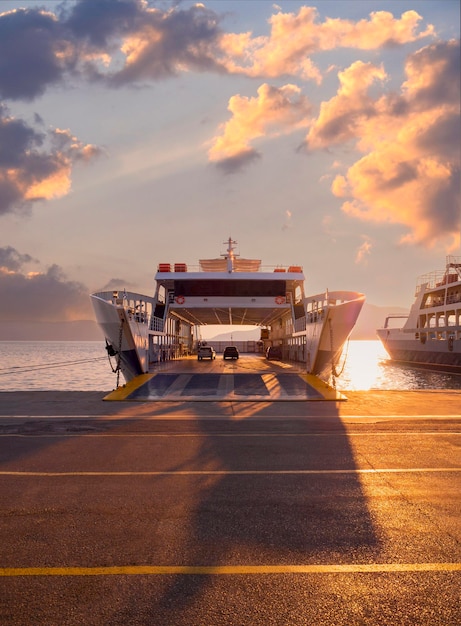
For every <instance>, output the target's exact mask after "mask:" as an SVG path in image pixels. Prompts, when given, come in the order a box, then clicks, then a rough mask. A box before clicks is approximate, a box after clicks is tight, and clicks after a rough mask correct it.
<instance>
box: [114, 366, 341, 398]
mask: <svg viewBox="0 0 461 626" xmlns="http://www.w3.org/2000/svg"><path fill="white" fill-rule="evenodd" d="M157 375H158V372H155V373H151V374H141V375H140V376H137V377H136V378H133V380H131V381H130V382H129V383H127V384H126V385H123V386H122V387H119V388H118V389H115V390H114V391H112V392H111V393H109V394H108V395H107V396H105V397H104V398H103V400H106V401H116V402H123V401H131V400H133V398H131V395H132V394H133V393H134V392H135V391H136V390H137V389H139V388H140V387H141V386H142V385H144V384H145V383H146V382H148V381H149V380H151V379H152V378H154V376H157ZM223 375H224V376H226V374H223ZM297 375H298V376H299V377H300V378H301V379H302V380H304V381H305V382H306V383H307V384H308V385H309V386H310V387H311V388H312V389H314V390H315V391H316V392H317V393H318V394H319V395H318V396H310V397H309V398H305V397H301V396H299V395H298V396H293V397H292V398H287V397H280V396H279V395H278V394H277V393H276V391H277V390H276V389H272V392H271V397H270V398H268V397H259V396H252V395H249V396H247V397H245V396H240V397H235V396H234V395H233V393H232V392H228V393H227V394H225V395H223V396H220V395H216V396H213V397H209V398H208V397H207V398H200V397H198V396H197V397H196V396H195V395H192V396H190V397H188V396H182V397H181V398H176V396H174V397H172V396H171V395H170V396H169V395H168V394H167V393H166V394H165V395H164V396H162V397H160V398H149V399H146V398H143V399H142V401H143V402H146V401H147V402H154V401H163V402H168V401H170V402H174V401H175V400H176V401H178V400H179V399H180V400H181V402H194V401H198V400H207V401H214V402H220V401H234V402H245V401H252V402H253V401H262V402H276V401H281V402H291V401H303V402H322V401H325V400H327V401H332V402H343V401H345V400H347V397H346V396H345V395H343V394H342V393H340V392H339V391H337V390H336V389H334V388H333V387H331V385H329V384H328V383H326V382H325V381H323V380H321V379H320V378H318V377H317V376H315V375H314V374H302V373H297ZM268 377H269V378H270V377H273V378H276V375H275V376H273V375H272V374H270V375H269V374H266V375H263V379H265V382H266V384H267V383H270V382H271V381H270V380H269V379H268ZM269 386H270V385H269Z"/></svg>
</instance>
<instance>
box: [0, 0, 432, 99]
mask: <svg viewBox="0 0 461 626" xmlns="http://www.w3.org/2000/svg"><path fill="white" fill-rule="evenodd" d="M274 10H275V11H276V13H274V14H273V15H272V16H271V18H270V20H269V25H270V34H269V35H268V36H253V34H252V33H251V32H245V33H232V32H229V33H226V32H225V31H224V30H223V28H222V27H221V22H222V17H221V16H219V15H218V14H217V13H215V12H214V11H212V10H210V9H207V8H206V7H205V6H204V5H203V4H196V5H194V6H192V7H189V8H187V9H182V8H180V7H179V6H173V7H172V8H170V9H168V10H161V9H159V8H155V7H152V6H150V5H149V3H147V2H146V1H145V0H98V1H97V2H95V1H94V0H80V1H79V2H76V3H74V4H72V5H70V8H69V5H68V4H65V3H62V4H59V5H57V8H56V12H55V13H52V12H50V11H45V10H44V9H40V8H36V7H34V8H24V9H17V10H14V11H8V12H5V13H1V14H0V59H2V58H3V59H8V63H3V64H2V63H0V98H4V99H11V100H18V99H25V100H32V99H33V98H36V97H37V96H39V95H41V94H43V93H44V91H45V90H46V89H47V88H48V87H49V86H51V85H56V84H59V83H62V82H64V81H67V80H69V79H72V81H73V82H75V80H76V79H78V78H80V79H88V80H92V81H100V82H104V83H106V84H108V85H112V86H114V87H117V86H121V85H127V84H132V83H139V82H143V81H150V80H158V79H164V78H167V77H171V76H176V75H178V74H180V73H184V72H190V71H201V72H203V71H207V72H217V73H231V74H241V75H245V76H251V77H260V78H275V77H280V76H296V77H300V78H303V79H305V80H314V81H316V82H317V83H320V82H321V80H322V76H321V73H320V71H319V70H318V68H317V67H316V66H315V65H314V62H313V61H312V59H311V56H312V55H313V54H314V53H317V52H320V51H324V50H332V49H337V48H341V47H346V48H356V49H367V50H374V49H377V48H381V47H383V46H389V45H393V46H396V45H403V44H406V43H408V42H412V41H416V40H419V39H421V38H424V37H428V36H432V35H433V34H434V29H433V27H432V26H430V25H428V26H426V28H425V29H420V27H419V26H420V22H421V20H422V18H421V16H419V15H418V13H416V12H415V11H407V12H405V13H403V14H402V15H401V17H400V18H395V17H394V16H393V15H392V13H389V12H387V11H379V12H375V13H370V16H369V18H368V19H363V20H359V21H357V22H354V21H351V20H343V19H330V18H327V19H325V20H324V21H323V22H320V21H319V19H318V13H317V11H316V9H315V8H313V7H306V6H303V7H300V9H299V11H298V12H297V13H283V12H282V11H280V10H278V9H277V7H274Z"/></svg>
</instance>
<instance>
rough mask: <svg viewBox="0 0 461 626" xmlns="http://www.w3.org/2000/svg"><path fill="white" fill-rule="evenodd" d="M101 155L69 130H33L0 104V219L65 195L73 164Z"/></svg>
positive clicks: (69, 184) (99, 151)
mask: <svg viewBox="0 0 461 626" xmlns="http://www.w3.org/2000/svg"><path fill="white" fill-rule="evenodd" d="M100 153H101V150H100V149H98V148H97V147H96V146H93V145H91V144H84V143H82V142H81V141H79V140H78V139H77V138H76V137H74V136H73V135H72V134H71V133H70V131H68V130H60V129H49V130H47V131H42V130H38V129H37V128H33V127H32V126H30V125H28V124H27V123H26V122H25V121H24V120H19V119H15V118H13V117H11V116H10V115H9V112H8V110H7V109H6V107H5V106H2V105H1V104H0V215H4V214H6V213H12V212H18V211H24V210H27V209H29V208H30V207H31V205H32V204H33V203H34V202H37V201H39V200H49V199H51V198H57V197H60V196H63V195H65V194H67V193H68V191H69V189H70V186H71V173H72V167H73V165H74V163H76V162H87V161H90V160H91V159H92V158H94V157H95V156H97V155H99V154H100Z"/></svg>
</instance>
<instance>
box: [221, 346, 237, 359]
mask: <svg viewBox="0 0 461 626" xmlns="http://www.w3.org/2000/svg"><path fill="white" fill-rule="evenodd" d="M238 358H239V351H238V350H237V348H236V347H235V346H226V347H225V348H224V353H223V359H238Z"/></svg>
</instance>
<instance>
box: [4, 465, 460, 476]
mask: <svg viewBox="0 0 461 626" xmlns="http://www.w3.org/2000/svg"><path fill="white" fill-rule="evenodd" d="M446 472H451V473H453V472H461V467H410V468H392V469H388V468H387V469H325V470H322V469H318V470H316V469H312V470H172V471H169V470H160V471H149V472H148V471H146V472H142V471H140V472H128V471H125V472H96V471H95V472H37V471H35V472H27V471H24V472H16V471H8V470H3V471H0V476H18V477H22V476H25V477H28V476H31V477H32V476H34V477H57V476H253V475H256V476H274V475H275V476H308V475H311V474H314V475H317V474H420V473H446Z"/></svg>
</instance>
